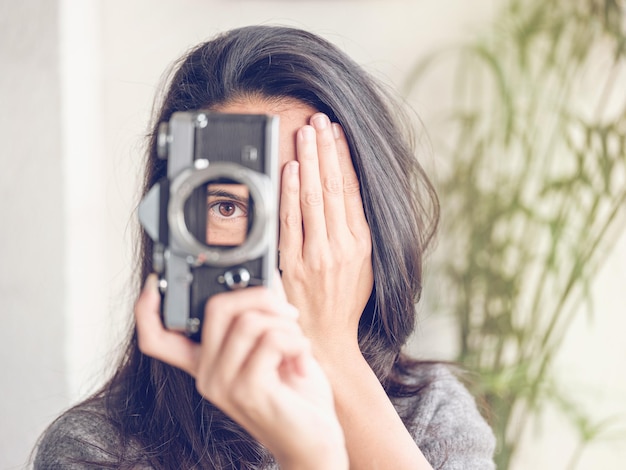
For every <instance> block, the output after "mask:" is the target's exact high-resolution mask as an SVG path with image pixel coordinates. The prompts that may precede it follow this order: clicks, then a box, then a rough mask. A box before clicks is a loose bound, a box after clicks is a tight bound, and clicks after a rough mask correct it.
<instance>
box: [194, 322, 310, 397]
mask: <svg viewBox="0 0 626 470" xmlns="http://www.w3.org/2000/svg"><path fill="white" fill-rule="evenodd" d="M269 332H281V334H283V335H284V336H287V337H288V336H297V335H299V334H300V333H299V332H300V330H299V327H298V324H297V323H296V322H295V321H294V320H291V319H285V318H284V317H276V316H269V315H266V314H263V313H260V312H255V311H249V312H245V313H242V314H241V315H238V316H237V318H236V319H234V321H233V322H232V323H231V326H230V328H229V330H228V332H227V333H226V336H225V338H224V341H223V344H222V349H221V350H220V351H219V355H218V357H217V360H216V361H215V365H214V367H212V368H210V369H209V368H205V367H204V365H203V366H202V370H210V371H211V376H212V377H213V380H214V381H216V384H217V385H218V386H220V387H221V388H222V390H228V389H229V388H230V384H231V383H233V381H234V380H235V379H236V378H237V377H238V376H239V375H240V373H241V370H242V368H243V366H244V364H245V363H246V362H247V360H248V359H249V357H250V355H251V354H252V352H253V350H254V349H255V347H256V345H257V343H258V341H259V340H260V338H262V337H263V336H264V335H265V334H267V333H269Z"/></svg>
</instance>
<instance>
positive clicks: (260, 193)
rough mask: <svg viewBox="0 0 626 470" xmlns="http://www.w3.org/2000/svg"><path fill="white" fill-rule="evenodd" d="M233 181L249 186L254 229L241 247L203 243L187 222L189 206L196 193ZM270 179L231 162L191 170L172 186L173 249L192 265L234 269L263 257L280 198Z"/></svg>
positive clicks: (171, 244) (181, 174) (172, 183)
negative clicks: (204, 187) (209, 185)
mask: <svg viewBox="0 0 626 470" xmlns="http://www.w3.org/2000/svg"><path fill="white" fill-rule="evenodd" d="M224 179H227V180H232V181H234V182H236V183H241V184H243V185H245V186H246V187H247V188H248V190H249V194H250V198H251V199H252V201H253V202H254V204H251V205H250V206H251V207H253V218H252V225H251V227H250V230H249V232H248V235H247V237H246V240H245V241H244V242H243V243H242V244H241V245H239V246H236V247H229V248H226V249H225V248H223V247H222V248H220V247H212V246H209V245H207V244H205V243H201V242H200V241H199V240H198V239H197V238H196V237H195V236H194V235H193V234H192V233H191V232H190V230H189V227H188V226H187V223H186V221H185V210H184V208H185V203H186V201H187V200H188V199H189V197H190V196H191V194H192V193H193V191H194V190H195V189H197V188H198V187H200V186H201V185H203V184H205V183H209V182H211V181H218V180H224ZM271 188H272V185H271V181H270V178H269V177H268V176H267V175H265V174H263V173H259V172H256V171H253V170H250V169H248V168H246V167H244V166H242V165H239V164H236V163H230V162H216V163H208V164H207V161H206V160H204V161H203V162H202V164H200V165H196V167H195V168H187V169H185V170H183V171H181V173H180V174H179V175H178V176H176V177H175V178H174V179H173V180H172V181H171V184H170V200H169V204H168V208H167V221H168V225H169V228H170V235H171V240H170V248H171V249H172V250H173V251H174V252H175V253H176V254H178V255H180V256H184V257H186V259H187V261H188V263H189V264H190V265H195V266H200V265H203V264H207V265H212V266H219V267H225V266H232V265H234V264H238V263H242V262H245V261H246V260H249V259H252V258H257V257H259V256H261V255H262V254H263V253H264V252H265V251H266V250H267V249H268V246H267V244H268V241H269V239H270V237H269V234H268V231H267V228H268V227H272V224H271V223H269V222H270V221H271V220H272V218H273V217H274V216H275V214H276V211H277V208H276V206H277V196H276V195H275V194H272V190H271Z"/></svg>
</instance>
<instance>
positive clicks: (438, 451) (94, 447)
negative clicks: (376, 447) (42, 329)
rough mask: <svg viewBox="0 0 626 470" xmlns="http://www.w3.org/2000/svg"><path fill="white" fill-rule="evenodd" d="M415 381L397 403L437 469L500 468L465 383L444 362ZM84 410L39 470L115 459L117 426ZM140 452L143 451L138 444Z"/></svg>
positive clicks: (51, 437)
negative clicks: (413, 389) (415, 388)
mask: <svg viewBox="0 0 626 470" xmlns="http://www.w3.org/2000/svg"><path fill="white" fill-rule="evenodd" d="M415 380H416V382H417V383H424V384H427V385H426V386H425V387H424V388H423V389H422V390H421V392H420V393H419V394H418V395H416V396H413V397H410V398H403V399H400V400H395V401H394V405H395V406H396V409H397V410H398V412H399V413H400V415H402V416H409V417H410V419H409V420H408V422H409V426H408V428H409V431H410V433H411V435H412V436H413V438H414V439H415V442H416V443H417V445H418V446H419V448H420V449H421V451H422V453H423V454H424V456H425V457H426V459H427V460H428V461H429V462H430V464H431V465H432V466H433V468H434V469H445V470H490V469H494V468H495V465H494V463H493V452H494V448H495V439H494V436H493V433H492V431H491V429H490V428H489V426H488V425H487V423H486V422H485V420H484V419H483V418H482V416H481V415H480V413H479V412H478V409H477V407H476V404H475V402H474V399H473V398H472V396H471V395H470V394H469V392H468V391H467V390H466V389H465V387H464V386H463V385H462V384H461V383H460V382H459V381H458V380H457V379H456V378H455V377H454V376H453V375H452V373H451V372H450V371H449V370H448V368H447V367H445V366H443V365H433V366H423V367H422V368H421V369H420V372H419V373H418V374H417V375H416V377H415ZM84 411H85V410H81V407H80V406H79V407H77V408H74V409H72V410H70V411H69V412H67V413H65V414H64V415H62V416H61V417H60V418H59V419H58V420H57V421H55V422H54V423H53V424H52V425H51V426H50V427H49V428H48V430H47V431H46V432H45V433H44V435H43V436H42V439H41V440H40V443H39V446H38V449H37V453H36V457H35V464H34V468H35V470H40V469H83V468H88V467H86V466H85V465H81V464H76V463H74V462H76V461H77V460H87V461H101V462H115V460H114V458H115V457H114V456H115V455H117V454H116V445H117V442H119V440H118V435H117V432H116V430H115V428H114V426H113V425H112V423H110V422H108V421H107V420H106V419H105V418H102V417H99V416H102V414H100V413H85V412H84ZM96 411H98V410H96ZM135 453H140V451H139V450H138V448H137V450H136V451H135ZM392 458H393V456H390V459H392ZM89 468H94V467H89ZM135 468H138V467H135ZM140 468H142V469H149V468H151V467H150V466H149V465H145V466H143V467H140ZM271 468H275V467H271ZM268 470H269V469H268Z"/></svg>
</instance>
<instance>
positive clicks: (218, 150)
mask: <svg viewBox="0 0 626 470" xmlns="http://www.w3.org/2000/svg"><path fill="white" fill-rule="evenodd" d="M157 154H158V156H159V158H161V159H167V177H166V178H164V179H163V180H161V181H159V182H158V183H156V184H155V185H154V186H153V187H152V188H150V190H149V192H148V193H147V194H146V196H145V197H144V199H143V200H142V201H141V203H140V205H139V210H138V212H139V220H140V222H141V225H142V226H143V227H144V229H145V230H146V232H147V234H148V235H149V236H150V238H151V239H152V240H153V241H154V248H153V268H154V270H155V271H156V272H157V273H158V274H159V290H160V292H161V310H162V312H161V313H162V318H163V323H164V325H165V327H166V328H168V329H170V330H175V331H180V332H184V333H186V334H187V335H188V336H189V337H191V338H192V339H194V340H197V341H199V340H200V333H201V325H202V318H203V315H204V307H205V303H206V301H207V299H208V298H209V297H211V296H212V295H214V294H216V293H218V292H223V291H228V290H235V289H242V288H245V287H248V286H254V285H267V284H269V283H270V281H271V278H272V276H273V275H274V270H275V268H276V256H277V254H276V253H277V231H278V222H277V219H278V215H277V213H278V179H277V172H278V117H276V116H266V115H248V114H222V113H213V112H209V111H203V110H199V111H193V112H177V113H174V114H173V115H172V117H171V119H170V120H169V122H164V123H161V125H160V127H159V133H158V139H157Z"/></svg>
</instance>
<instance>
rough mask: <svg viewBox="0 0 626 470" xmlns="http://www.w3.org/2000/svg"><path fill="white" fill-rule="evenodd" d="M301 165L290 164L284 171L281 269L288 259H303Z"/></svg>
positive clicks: (280, 246)
mask: <svg viewBox="0 0 626 470" xmlns="http://www.w3.org/2000/svg"><path fill="white" fill-rule="evenodd" d="M299 173H300V165H299V163H298V162H297V161H293V162H289V163H287V164H286V165H285V168H284V169H283V176H282V183H281V194H280V236H279V239H278V250H279V252H280V258H281V259H280V260H279V262H280V263H281V266H280V268H281V269H283V261H285V260H287V259H300V258H301V257H302V213H301V211H300V176H299Z"/></svg>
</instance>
